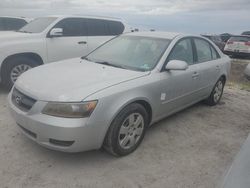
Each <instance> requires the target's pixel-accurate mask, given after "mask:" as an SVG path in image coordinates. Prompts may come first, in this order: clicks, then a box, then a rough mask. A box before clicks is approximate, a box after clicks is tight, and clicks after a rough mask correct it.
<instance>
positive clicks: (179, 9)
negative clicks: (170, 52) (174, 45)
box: [0, 0, 250, 34]
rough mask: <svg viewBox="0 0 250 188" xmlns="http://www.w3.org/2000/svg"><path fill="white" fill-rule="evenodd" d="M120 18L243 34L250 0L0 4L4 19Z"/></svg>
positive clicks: (17, 0) (10, 0) (9, 0)
mask: <svg viewBox="0 0 250 188" xmlns="http://www.w3.org/2000/svg"><path fill="white" fill-rule="evenodd" d="M48 14H49V15H51V14H81V15H104V16H112V17H119V18H122V19H124V20H125V21H126V22H127V23H129V24H130V25H133V26H137V27H139V28H141V27H144V28H153V29H156V30H166V31H176V32H188V33H214V34H216V33H222V32H230V33H234V34H239V33H241V32H242V31H245V30H250V24H249V23H250V0H237V1H236V0H0V15H7V16H27V17H36V16H44V15H48Z"/></svg>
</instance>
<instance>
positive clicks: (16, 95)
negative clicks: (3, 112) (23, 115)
mask: <svg viewBox="0 0 250 188" xmlns="http://www.w3.org/2000/svg"><path fill="white" fill-rule="evenodd" d="M11 99H12V102H13V104H14V105H15V106H16V107H18V108H19V109H20V110H22V111H25V112H27V111H29V110H30V109H31V108H32V106H33V105H34V104H35V103H36V100H35V99H32V98H31V97H28V96H27V95H25V94H23V93H21V92H20V91H18V90H17V89H16V88H14V89H13V92H12V97H11Z"/></svg>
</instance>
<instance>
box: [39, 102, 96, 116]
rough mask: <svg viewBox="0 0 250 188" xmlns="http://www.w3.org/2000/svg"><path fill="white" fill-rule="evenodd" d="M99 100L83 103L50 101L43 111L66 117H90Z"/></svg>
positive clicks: (51, 114)
mask: <svg viewBox="0 0 250 188" xmlns="http://www.w3.org/2000/svg"><path fill="white" fill-rule="evenodd" d="M96 105H97V101H89V102H82V103H58V102H49V103H48V104H47V105H46V106H45V107H44V109H43V111H42V113H43V114H47V115H50V116H56V117H64V118H84V117H89V116H90V115H91V113H92V112H93V111H94V109H95V107H96Z"/></svg>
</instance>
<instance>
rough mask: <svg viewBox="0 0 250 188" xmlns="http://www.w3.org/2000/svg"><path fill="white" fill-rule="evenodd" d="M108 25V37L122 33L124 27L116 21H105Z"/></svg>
mask: <svg viewBox="0 0 250 188" xmlns="http://www.w3.org/2000/svg"><path fill="white" fill-rule="evenodd" d="M106 23H107V25H108V30H109V35H120V34H122V33H123V31H124V29H125V27H124V25H123V24H122V23H121V22H118V21H106Z"/></svg>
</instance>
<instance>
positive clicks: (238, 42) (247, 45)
mask: <svg viewBox="0 0 250 188" xmlns="http://www.w3.org/2000/svg"><path fill="white" fill-rule="evenodd" d="M224 52H225V54H227V55H230V56H233V57H250V36H247V35H240V36H233V37H231V38H230V39H229V40H228V41H227V44H226V46H225V48H224Z"/></svg>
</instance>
